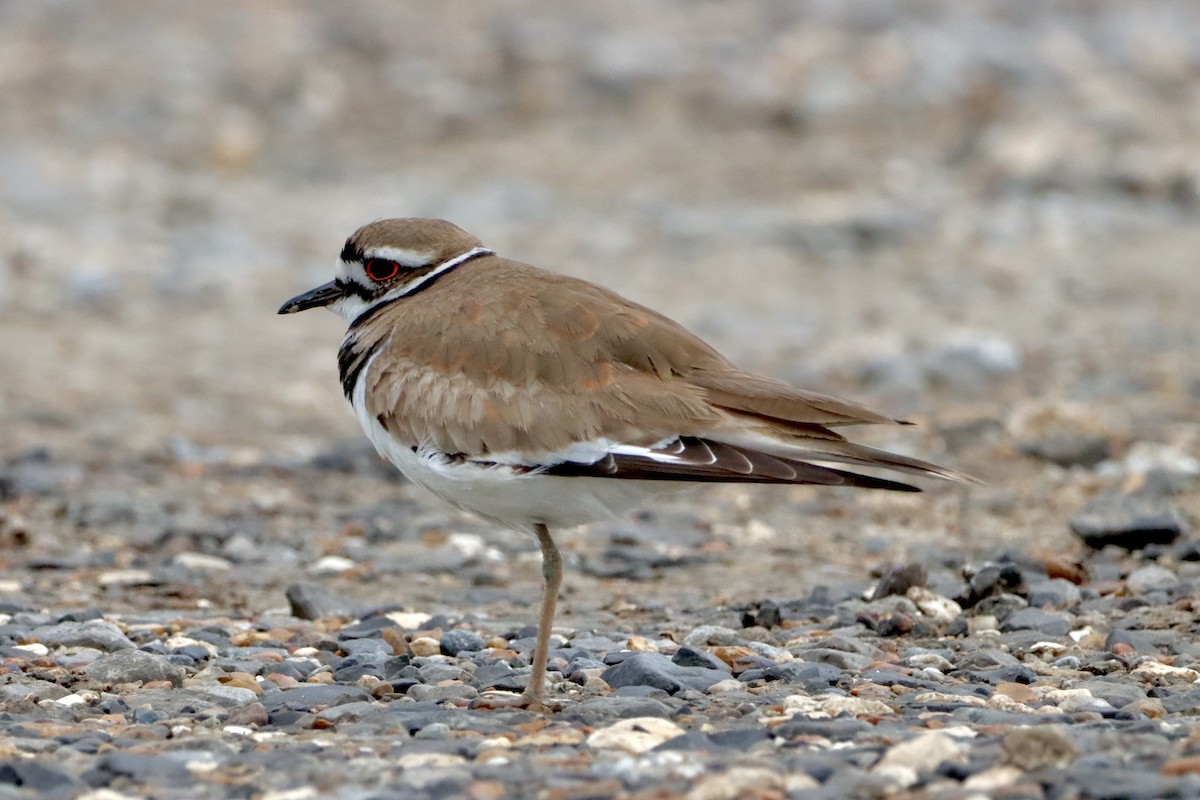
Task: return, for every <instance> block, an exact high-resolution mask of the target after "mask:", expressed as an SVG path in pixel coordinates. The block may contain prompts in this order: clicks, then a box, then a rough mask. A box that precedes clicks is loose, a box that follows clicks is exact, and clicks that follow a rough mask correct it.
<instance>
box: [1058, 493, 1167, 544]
mask: <svg viewBox="0 0 1200 800" xmlns="http://www.w3.org/2000/svg"><path fill="white" fill-rule="evenodd" d="M1071 530H1072V531H1073V532H1074V533H1075V535H1076V536H1078V537H1079V538H1080V539H1082V540H1083V542H1084V544H1086V545H1088V546H1089V547H1094V548H1096V549H1097V550H1099V549H1101V548H1103V547H1106V546H1107V545H1110V544H1111V545H1116V546H1117V547H1122V548H1124V549H1126V550H1140V549H1142V548H1143V547H1146V546H1148V545H1152V544H1170V543H1171V542H1173V541H1175V540H1176V539H1178V538H1179V537H1180V536H1181V535H1182V534H1183V532H1184V525H1183V520H1182V519H1180V517H1179V513H1178V512H1177V511H1176V510H1175V508H1174V506H1172V505H1171V504H1170V503H1169V502H1167V501H1166V500H1164V499H1163V498H1161V497H1155V496H1147V495H1138V494H1121V493H1117V492H1108V493H1105V494H1101V495H1099V496H1097V497H1096V498H1094V499H1093V500H1092V501H1091V502H1089V503H1088V504H1087V505H1086V506H1084V508H1083V510H1082V511H1080V512H1079V513H1078V514H1076V515H1075V516H1073V517H1071Z"/></svg>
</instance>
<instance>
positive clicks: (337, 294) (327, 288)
mask: <svg viewBox="0 0 1200 800" xmlns="http://www.w3.org/2000/svg"><path fill="white" fill-rule="evenodd" d="M345 296H346V293H345V292H343V291H342V289H341V287H340V286H338V285H337V282H336V281H330V282H329V283H323V284H321V285H320V286H318V287H317V288H315V289H309V290H308V291H307V292H305V293H304V294H298V295H296V296H295V297H293V298H292V299H291V300H288V301H287V302H286V303H284V304H283V305H281V306H280V307H279V313H280V314H295V313H296V312H297V311H307V310H308V309H310V308H320V307H321V306H327V305H329V304H330V303H333V302H336V301H338V300H341V299H342V298H343V297H345Z"/></svg>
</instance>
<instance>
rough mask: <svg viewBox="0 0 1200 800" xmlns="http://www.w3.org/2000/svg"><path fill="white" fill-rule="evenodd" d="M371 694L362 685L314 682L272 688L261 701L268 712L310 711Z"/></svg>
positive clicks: (264, 694)
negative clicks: (282, 709)
mask: <svg viewBox="0 0 1200 800" xmlns="http://www.w3.org/2000/svg"><path fill="white" fill-rule="evenodd" d="M370 699H371V695H370V693H369V692H367V690H366V689H364V688H362V687H361V686H339V685H337V684H312V685H311V686H293V687H291V688H289V689H272V690H270V691H268V692H264V693H263V695H262V697H261V698H259V702H261V703H262V704H263V707H264V708H266V709H267V711H268V712H273V711H275V710H276V709H281V708H289V709H292V710H294V711H310V710H312V709H313V708H316V707H318V706H321V707H328V706H337V705H341V704H342V703H353V702H358V701H362V700H370Z"/></svg>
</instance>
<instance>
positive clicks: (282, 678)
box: [267, 672, 300, 689]
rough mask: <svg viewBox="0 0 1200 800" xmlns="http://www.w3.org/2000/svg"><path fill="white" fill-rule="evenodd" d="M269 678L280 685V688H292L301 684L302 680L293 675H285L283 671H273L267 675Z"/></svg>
mask: <svg viewBox="0 0 1200 800" xmlns="http://www.w3.org/2000/svg"><path fill="white" fill-rule="evenodd" d="M267 680H269V681H270V682H271V683H273V684H275V685H276V686H278V687H279V688H280V689H290V688H291V687H293V686H299V685H300V681H298V680H296V679H295V678H293V677H292V676H291V675H284V674H283V673H282V672H272V673H271V674H270V675H268V676H267Z"/></svg>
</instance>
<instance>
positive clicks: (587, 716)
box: [557, 696, 671, 727]
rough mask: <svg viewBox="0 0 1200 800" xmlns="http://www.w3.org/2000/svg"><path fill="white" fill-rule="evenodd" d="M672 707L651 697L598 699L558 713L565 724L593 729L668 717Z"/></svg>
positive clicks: (572, 706) (569, 707) (571, 706)
mask: <svg viewBox="0 0 1200 800" xmlns="http://www.w3.org/2000/svg"><path fill="white" fill-rule="evenodd" d="M670 714H671V707H670V706H668V705H666V704H665V703H663V702H660V701H658V700H655V699H653V698H650V697H617V696H611V697H597V698H594V699H592V700H585V701H584V702H582V703H579V704H577V705H570V706H567V707H566V708H564V709H563V710H562V711H560V712H559V713H558V717H557V718H558V719H560V720H562V721H563V722H578V723H581V724H584V725H590V726H592V727H598V726H601V725H606V724H608V723H610V722H612V721H613V720H617V719H633V718H634V717H668V716H670Z"/></svg>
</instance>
